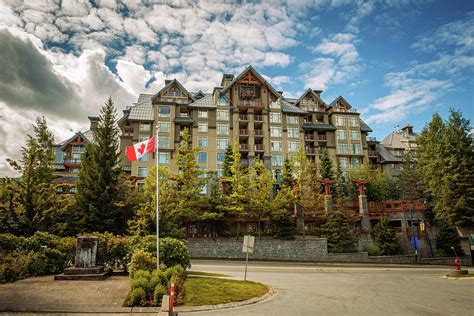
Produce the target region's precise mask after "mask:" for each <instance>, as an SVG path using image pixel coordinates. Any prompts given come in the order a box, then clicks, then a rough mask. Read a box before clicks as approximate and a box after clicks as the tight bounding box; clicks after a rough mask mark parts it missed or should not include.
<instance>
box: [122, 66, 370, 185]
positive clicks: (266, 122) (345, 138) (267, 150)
mask: <svg viewBox="0 0 474 316" xmlns="http://www.w3.org/2000/svg"><path fill="white" fill-rule="evenodd" d="M321 93H322V91H319V90H312V89H308V90H306V91H305V92H304V93H303V94H302V95H301V97H300V98H298V99H291V98H285V97H284V96H283V93H282V92H281V91H277V90H275V89H274V88H273V87H272V86H271V85H270V84H269V83H268V82H267V81H266V80H265V79H264V78H263V77H262V76H261V75H260V74H259V73H258V72H257V71H256V70H255V69H254V68H252V67H251V66H249V67H248V68H246V69H245V70H244V71H243V72H242V73H241V74H240V75H238V76H236V77H234V75H231V74H224V75H223V77H222V81H221V83H220V86H219V87H214V89H213V91H212V92H211V93H203V92H202V91H199V92H189V91H188V90H186V88H185V87H184V86H183V85H181V84H180V83H179V82H178V81H177V80H166V81H165V86H164V87H163V88H162V89H161V90H160V91H158V92H157V93H156V94H154V95H151V94H141V95H140V96H139V98H138V100H137V102H136V103H135V104H134V105H133V106H131V107H128V108H127V109H126V110H124V113H123V117H122V118H121V119H120V120H119V122H118V123H119V126H120V128H121V131H122V135H121V149H122V151H121V152H122V157H121V158H122V160H121V165H122V168H123V169H124V170H125V171H128V172H130V174H131V175H132V176H136V177H144V176H146V175H147V173H148V170H149V169H150V168H151V167H152V166H153V163H154V155H153V154H150V155H148V156H146V157H144V159H142V160H139V161H133V162H130V161H129V160H128V159H127V157H126V156H125V148H126V147H127V146H131V145H132V144H133V143H137V142H139V141H143V140H145V139H149V138H150V137H152V135H153V134H154V132H155V131H156V129H157V131H158V139H159V141H158V142H159V144H158V147H159V157H158V161H159V163H160V164H165V165H169V166H170V168H171V169H173V168H174V163H173V159H174V153H175V151H176V149H177V148H178V146H179V142H180V135H181V133H182V131H183V129H184V128H189V130H190V133H191V137H192V144H193V147H199V148H200V149H201V151H200V152H199V154H198V163H199V166H200V167H201V169H202V170H212V171H217V173H218V174H221V172H222V164H223V162H224V155H225V150H226V148H227V146H228V145H231V144H232V143H233V142H237V143H238V144H239V149H240V153H241V163H242V164H244V165H251V164H252V163H253V161H254V160H255V158H256V157H257V156H258V157H260V158H261V159H262V160H263V161H264V163H265V165H266V166H267V167H268V168H269V169H271V170H272V171H273V173H274V175H275V177H277V178H278V177H279V175H280V174H281V169H282V166H283V161H284V160H285V159H287V158H290V157H292V156H295V155H296V153H297V151H298V150H299V148H300V147H301V146H303V148H304V150H305V152H306V155H307V157H309V158H310V159H313V160H316V162H318V161H319V155H320V154H321V153H322V151H323V150H327V151H328V152H329V154H330V156H331V157H332V159H333V160H334V162H335V163H339V164H340V167H341V169H342V170H343V171H347V170H349V169H351V168H355V167H357V166H359V165H360V164H362V163H364V162H366V161H368V159H369V156H368V148H369V147H368V143H367V134H368V133H369V132H371V131H372V130H371V129H370V128H369V127H368V126H367V125H366V124H365V123H364V122H363V121H362V120H361V119H360V117H359V113H358V112H357V111H356V110H355V109H353V108H352V106H351V105H350V104H349V102H347V101H346V100H345V99H344V98H343V97H338V98H337V99H336V100H334V101H333V102H332V103H330V104H329V105H327V104H326V103H325V102H324V101H323V100H322V99H321Z"/></svg>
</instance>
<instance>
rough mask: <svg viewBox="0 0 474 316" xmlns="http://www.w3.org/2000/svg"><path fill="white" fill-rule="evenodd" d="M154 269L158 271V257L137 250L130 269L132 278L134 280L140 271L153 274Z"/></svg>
mask: <svg viewBox="0 0 474 316" xmlns="http://www.w3.org/2000/svg"><path fill="white" fill-rule="evenodd" d="M154 269H156V257H155V256H153V254H152V253H149V252H146V251H143V250H137V251H135V252H134V253H133V255H132V259H131V260H130V265H129V268H128V271H129V273H130V277H131V278H132V279H133V278H134V275H135V273H136V272H137V271H138V270H146V271H149V272H151V271H153V270H154Z"/></svg>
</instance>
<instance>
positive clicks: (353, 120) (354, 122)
mask: <svg viewBox="0 0 474 316" xmlns="http://www.w3.org/2000/svg"><path fill="white" fill-rule="evenodd" d="M348 120H349V126H351V127H357V126H359V124H358V119H357V117H349V119H348Z"/></svg>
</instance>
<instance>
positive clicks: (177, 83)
mask: <svg viewBox="0 0 474 316" xmlns="http://www.w3.org/2000/svg"><path fill="white" fill-rule="evenodd" d="M173 84H176V85H177V86H178V87H179V89H181V91H184V92H185V93H186V94H187V95H188V96H189V97H190V98H191V99H192V100H194V97H193V96H192V95H191V94H190V93H189V92H188V90H186V88H185V87H184V86H183V85H182V84H181V83H179V81H178V80H176V79H173V80H170V82H168V84H166V85H165V86H164V87H163V88H162V89H161V90H160V91H158V92H157V93H156V94H155V95H153V97H152V100H153V99H155V98H156V97H157V96H159V95H160V94H161V93H163V92H164V91H166V90H168V89H169V88H170V87H171V86H172V85H173Z"/></svg>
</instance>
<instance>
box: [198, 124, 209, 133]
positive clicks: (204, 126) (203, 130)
mask: <svg viewBox="0 0 474 316" xmlns="http://www.w3.org/2000/svg"><path fill="white" fill-rule="evenodd" d="M198 130H199V131H200V132H201V133H207V122H199V125H198Z"/></svg>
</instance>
